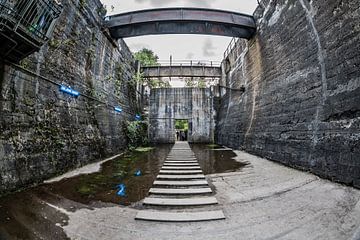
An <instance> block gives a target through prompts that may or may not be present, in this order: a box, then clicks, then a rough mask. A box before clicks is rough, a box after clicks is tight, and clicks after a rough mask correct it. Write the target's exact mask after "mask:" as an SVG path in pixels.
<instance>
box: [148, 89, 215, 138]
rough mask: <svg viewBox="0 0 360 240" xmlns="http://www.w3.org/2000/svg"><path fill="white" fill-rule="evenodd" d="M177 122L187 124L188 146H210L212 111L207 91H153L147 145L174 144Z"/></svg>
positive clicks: (212, 122) (212, 135)
mask: <svg viewBox="0 0 360 240" xmlns="http://www.w3.org/2000/svg"><path fill="white" fill-rule="evenodd" d="M176 119H186V120H188V121H189V133H188V141H189V142H194V143H208V142H213V137H214V110H213V103H212V93H211V91H210V89H207V88H158V89H152V90H151V95H150V126H149V139H150V141H151V142H156V143H174V142H175V138H176V137H175V120H176Z"/></svg>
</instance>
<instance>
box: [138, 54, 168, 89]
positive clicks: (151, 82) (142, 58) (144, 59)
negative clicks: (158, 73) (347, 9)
mask: <svg viewBox="0 0 360 240" xmlns="http://www.w3.org/2000/svg"><path fill="white" fill-rule="evenodd" d="M134 57H135V59H136V60H137V61H139V63H140V65H141V66H159V65H160V64H159V63H158V60H159V57H158V56H157V55H156V54H155V53H154V52H153V51H152V50H150V49H147V48H143V49H141V50H140V51H138V52H136V53H135V54H134ZM137 78H138V79H137V82H141V83H142V84H143V85H145V86H148V87H150V88H169V87H171V85H170V82H169V81H168V80H164V79H162V78H158V79H144V78H143V77H142V75H141V74H140V75H139V76H137Z"/></svg>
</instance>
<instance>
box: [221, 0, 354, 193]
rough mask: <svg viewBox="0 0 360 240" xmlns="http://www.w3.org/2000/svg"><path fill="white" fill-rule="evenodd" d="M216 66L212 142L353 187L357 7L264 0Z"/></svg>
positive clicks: (331, 0)
mask: <svg viewBox="0 0 360 240" xmlns="http://www.w3.org/2000/svg"><path fill="white" fill-rule="evenodd" d="M262 5H263V6H264V7H265V8H259V9H257V11H256V12H255V17H256V19H257V24H258V28H259V29H258V34H257V36H256V37H255V38H254V39H252V40H251V41H248V42H247V41H240V42H239V43H238V44H237V46H236V48H235V49H234V50H233V51H232V53H231V54H230V56H229V57H228V59H226V61H224V69H225V70H226V74H225V75H224V77H223V79H222V84H227V85H228V86H232V87H234V88H239V87H241V86H245V89H246V90H245V93H243V94H242V93H238V92H230V91H227V92H225V93H223V94H224V95H223V96H222V98H221V104H220V107H219V111H220V112H219V114H218V122H217V131H216V141H217V142H218V143H220V144H225V145H228V146H231V147H236V148H241V149H245V150H246V151H248V152H251V153H254V154H257V155H260V156H262V157H266V158H269V159H272V160H275V161H278V162H281V163H284V164H286V165H290V166H294V167H297V168H301V169H304V170H310V171H311V172H313V173H315V174H318V175H320V176H322V177H326V178H329V179H332V180H335V181H340V182H343V183H346V184H353V185H354V186H356V187H360V51H359V49H360V8H359V2H358V1H350V0H345V1H342V0H327V1H325V0H321V1H306V0H271V1H269V0H267V1H262Z"/></svg>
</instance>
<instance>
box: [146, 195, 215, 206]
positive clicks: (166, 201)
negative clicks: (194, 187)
mask: <svg viewBox="0 0 360 240" xmlns="http://www.w3.org/2000/svg"><path fill="white" fill-rule="evenodd" d="M217 203H218V201H217V200H216V198H214V197H199V198H195V197H194V198H153V197H147V198H145V199H144V204H145V205H154V206H179V207H185V206H202V205H213V204H217Z"/></svg>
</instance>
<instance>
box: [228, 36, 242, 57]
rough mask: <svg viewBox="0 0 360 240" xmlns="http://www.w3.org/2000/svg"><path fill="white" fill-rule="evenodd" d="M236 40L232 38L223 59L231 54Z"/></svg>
mask: <svg viewBox="0 0 360 240" xmlns="http://www.w3.org/2000/svg"><path fill="white" fill-rule="evenodd" d="M238 40H239V39H238V38H232V39H231V41H230V43H229V45H228V46H227V48H226V50H225V52H224V59H226V58H227V57H228V56H229V54H230V53H231V51H232V50H233V49H234V48H235V46H236V44H237V42H238Z"/></svg>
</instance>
